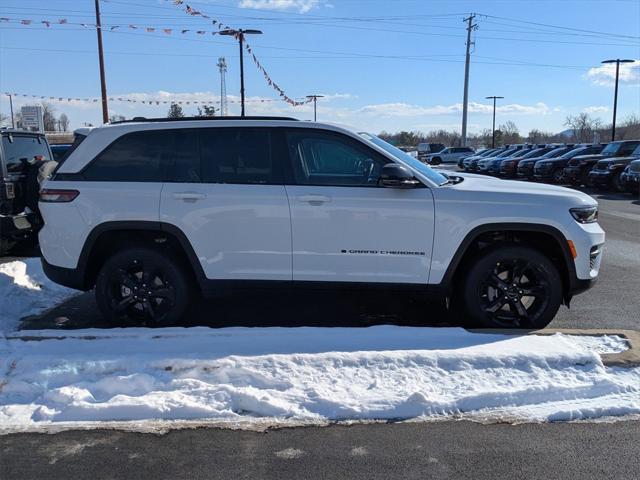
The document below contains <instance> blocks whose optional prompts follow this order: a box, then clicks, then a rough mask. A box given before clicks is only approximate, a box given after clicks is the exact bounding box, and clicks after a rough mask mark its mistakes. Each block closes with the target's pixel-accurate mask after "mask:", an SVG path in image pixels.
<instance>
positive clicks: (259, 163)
mask: <svg viewBox="0 0 640 480" xmlns="http://www.w3.org/2000/svg"><path fill="white" fill-rule="evenodd" d="M200 157H201V171H202V181H203V182H206V183H230V184H265V185H269V184H271V185H273V184H279V185H282V174H281V172H280V171H279V170H280V169H279V165H278V164H276V163H274V161H273V158H272V155H271V130H270V129H268V128H252V127H243V128H225V127H219V128H206V129H201V130H200Z"/></svg>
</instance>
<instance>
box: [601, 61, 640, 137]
mask: <svg viewBox="0 0 640 480" xmlns="http://www.w3.org/2000/svg"><path fill="white" fill-rule="evenodd" d="M633 62H635V60H630V59H619V58H616V59H615V60H604V61H603V62H602V63H615V64H616V88H615V93H614V94H613V125H612V126H611V141H612V142H613V141H615V139H616V113H617V110H618V77H619V75H620V64H621V63H633Z"/></svg>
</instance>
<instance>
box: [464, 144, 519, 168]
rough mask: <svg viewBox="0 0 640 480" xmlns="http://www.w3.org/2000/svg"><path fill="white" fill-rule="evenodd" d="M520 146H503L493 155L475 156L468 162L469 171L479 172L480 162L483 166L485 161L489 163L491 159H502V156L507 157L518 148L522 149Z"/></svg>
mask: <svg viewBox="0 0 640 480" xmlns="http://www.w3.org/2000/svg"><path fill="white" fill-rule="evenodd" d="M522 147H523V146H522V145H514V146H509V147H503V148H502V149H500V150H499V152H498V153H497V154H495V155H493V154H492V155H489V156H488V157H485V158H476V159H475V160H471V161H470V162H469V167H468V170H469V171H470V172H479V171H480V162H482V163H483V166H484V165H485V163H486V164H489V163H490V162H492V161H499V160H502V159H503V158H506V157H509V156H511V155H513V154H515V153H516V152H517V151H518V150H520V149H522ZM483 168H484V167H483Z"/></svg>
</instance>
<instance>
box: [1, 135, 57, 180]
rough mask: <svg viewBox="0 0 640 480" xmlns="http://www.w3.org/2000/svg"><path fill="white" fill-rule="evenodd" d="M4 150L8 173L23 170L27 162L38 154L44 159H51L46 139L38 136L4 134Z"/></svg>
mask: <svg viewBox="0 0 640 480" xmlns="http://www.w3.org/2000/svg"><path fill="white" fill-rule="evenodd" d="M2 150H3V152H4V158H5V164H6V166H7V173H21V172H23V171H24V166H25V163H26V162H27V161H29V160H33V158H34V157H36V156H41V157H42V160H51V159H50V158H49V147H48V145H47V142H46V140H45V139H44V138H42V137H38V136H25V135H11V134H5V135H2Z"/></svg>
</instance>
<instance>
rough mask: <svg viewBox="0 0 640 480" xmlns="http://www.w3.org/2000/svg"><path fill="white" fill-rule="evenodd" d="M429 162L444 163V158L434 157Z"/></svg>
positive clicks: (432, 163) (434, 163) (433, 163)
mask: <svg viewBox="0 0 640 480" xmlns="http://www.w3.org/2000/svg"><path fill="white" fill-rule="evenodd" d="M429 163H430V164H431V165H440V164H441V163H442V159H441V158H440V157H433V158H432V159H431V161H430V162H429Z"/></svg>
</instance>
